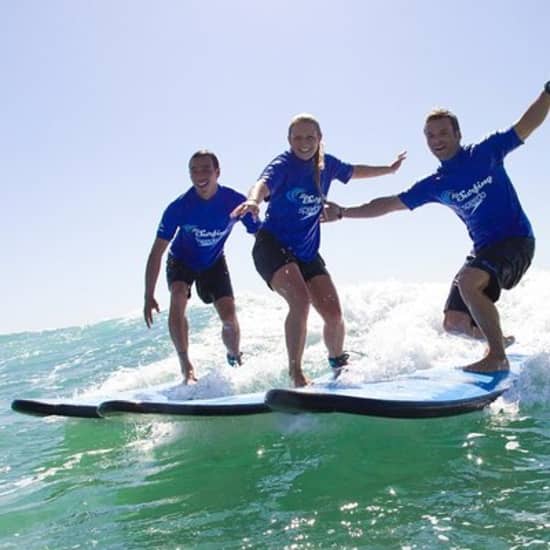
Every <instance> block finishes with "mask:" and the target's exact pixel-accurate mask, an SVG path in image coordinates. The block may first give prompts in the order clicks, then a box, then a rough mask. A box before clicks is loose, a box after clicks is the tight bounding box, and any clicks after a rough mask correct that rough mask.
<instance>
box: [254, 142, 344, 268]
mask: <svg viewBox="0 0 550 550" xmlns="http://www.w3.org/2000/svg"><path fill="white" fill-rule="evenodd" d="M352 173H353V166H352V165H351V164H346V163H344V162H342V161H340V160H338V159H337V158H336V157H333V156H332V155H325V167H324V169H323V170H322V171H321V190H322V193H323V195H324V196H325V197H326V195H327V194H328V191H329V188H330V184H331V183H332V180H334V179H337V180H339V181H341V182H342V183H347V182H348V181H349V180H350V178H351V176H352ZM260 179H261V180H263V181H264V183H265V185H267V187H268V188H269V205H268V207H267V211H266V214H265V220H264V222H263V224H262V228H264V229H266V230H267V231H269V232H270V233H271V234H273V235H274V236H275V237H276V238H277V240H278V241H279V242H280V243H281V244H283V245H284V246H286V247H288V248H289V249H290V250H291V251H292V252H293V254H294V255H295V256H296V257H297V258H298V259H300V260H302V261H304V262H309V261H311V260H313V259H314V258H315V256H316V255H317V252H318V251H319V244H320V241H321V231H320V228H319V219H320V217H321V211H322V208H323V197H321V195H320V194H319V190H318V188H317V184H316V182H315V166H314V160H313V159H310V160H302V159H300V158H298V157H297V156H296V155H295V154H294V153H293V152H292V151H286V152H284V153H283V154H281V155H279V156H278V157H276V158H275V159H274V160H273V161H272V162H271V163H270V164H269V165H268V166H267V167H266V168H265V170H264V171H263V172H262V175H261V176H260Z"/></svg>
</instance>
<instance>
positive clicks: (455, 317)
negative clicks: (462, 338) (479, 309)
mask: <svg viewBox="0 0 550 550" xmlns="http://www.w3.org/2000/svg"><path fill="white" fill-rule="evenodd" d="M443 329H444V330H445V332H449V333H451V334H468V335H471V334H472V330H473V325H472V318H471V317H470V315H468V314H467V313H464V312H463V311H454V310H447V311H446V312H445V316H444V317H443Z"/></svg>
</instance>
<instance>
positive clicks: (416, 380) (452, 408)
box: [11, 356, 525, 418]
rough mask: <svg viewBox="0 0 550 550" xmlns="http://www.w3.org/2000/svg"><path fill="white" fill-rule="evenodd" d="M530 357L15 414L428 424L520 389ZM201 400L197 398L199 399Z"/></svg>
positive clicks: (169, 388)
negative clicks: (480, 370)
mask: <svg viewBox="0 0 550 550" xmlns="http://www.w3.org/2000/svg"><path fill="white" fill-rule="evenodd" d="M524 359H525V357H524V356H511V357H510V360H511V367H512V368H511V370H510V372H505V373H502V372H501V373H496V374H492V375H489V374H474V373H467V372H464V371H462V370H460V369H456V368H452V367H438V368H430V369H425V370H418V371H415V372H413V373H410V374H406V375H401V376H398V377H396V378H393V379H388V380H379V381H370V382H364V383H354V382H353V381H351V378H353V376H348V374H349V375H353V370H352V369H350V371H349V373H344V374H342V376H340V377H339V378H338V379H336V380H334V379H332V378H331V377H330V376H325V377H323V378H319V379H317V380H315V381H314V383H313V384H312V385H310V386H307V387H305V388H294V389H289V388H275V389H272V390H269V391H268V392H267V393H266V392H256V393H246V394H240V395H226V396H223V397H206V398H205V397H203V396H200V393H199V391H197V392H195V390H194V389H193V388H196V386H191V387H190V386H182V385H181V384H179V385H175V386H174V385H169V384H164V385H161V386H154V387H150V388H145V389H141V390H131V391H126V392H120V393H118V394H112V395H103V396H93V397H92V396H87V397H84V396H83V397H81V398H78V397H74V398H69V399H16V400H14V401H13V402H12V404H11V406H12V409H13V410H14V411H17V412H20V413H25V414H31V415H37V416H49V415H59V416H72V417H81V418H102V417H104V416H112V415H117V414H127V413H132V414H167V415H184V416H229V415H246V414H258V413H266V412H270V411H283V412H293V413H296V412H342V413H353V414H363V415H371V416H384V417H393V418H428V417H437V416H449V415H455V414H462V413H467V412H471V411H475V410H479V409H482V408H483V407H485V406H487V405H488V404H489V403H491V402H492V401H494V400H495V399H497V398H498V397H499V396H500V395H502V394H503V393H504V392H506V391H507V390H509V389H510V388H511V387H512V386H513V385H514V384H515V382H516V381H517V378H518V376H519V370H520V368H521V364H522V362H523V361H524ZM194 393H196V395H194Z"/></svg>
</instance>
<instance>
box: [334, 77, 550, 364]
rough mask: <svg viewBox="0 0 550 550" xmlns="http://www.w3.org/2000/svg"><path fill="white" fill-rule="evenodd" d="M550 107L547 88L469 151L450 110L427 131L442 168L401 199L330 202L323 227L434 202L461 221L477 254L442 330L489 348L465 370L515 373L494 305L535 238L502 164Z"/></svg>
mask: <svg viewBox="0 0 550 550" xmlns="http://www.w3.org/2000/svg"><path fill="white" fill-rule="evenodd" d="M549 108H550V82H547V83H546V85H545V88H544V91H543V92H542V93H541V94H540V95H539V97H538V98H537V99H536V100H535V101H534V103H533V104H532V105H531V106H530V107H529V108H528V109H527V111H525V113H524V114H523V116H522V117H521V118H520V119H519V121H518V122H517V123H516V124H515V125H514V126H513V127H512V128H510V129H509V130H507V131H505V132H496V133H494V134H492V135H490V136H489V137H487V138H486V139H484V140H482V141H481V142H480V143H477V144H475V145H469V146H465V147H463V146H461V144H460V139H461V134H460V127H459V125H458V120H457V118H456V117H455V116H454V115H453V114H452V113H451V112H450V111H447V110H442V109H439V110H435V111H433V112H432V113H430V114H429V115H428V117H427V119H426V124H425V127H424V134H425V136H426V140H427V144H428V147H429V149H430V151H431V152H432V153H433V154H434V155H435V156H436V157H437V158H438V159H439V160H440V161H441V166H440V167H439V169H438V170H437V171H436V172H435V173H434V174H432V175H431V176H428V177H427V178H424V179H422V180H420V181H418V182H417V183H415V184H414V185H413V186H412V187H411V188H410V189H408V190H407V191H405V192H403V193H400V194H399V195H394V196H388V197H380V198H377V199H374V200H372V201H370V202H369V203H366V204H362V205H359V206H353V207H347V208H343V207H341V206H339V205H337V204H335V203H330V204H329V205H327V207H326V209H325V213H324V215H325V220H326V221H333V220H335V219H341V218H373V217H377V216H382V215H384V214H387V213H389V212H393V211H396V210H404V209H407V208H408V209H410V210H413V209H414V208H417V207H419V206H422V205H423V204H426V203H429V202H437V203H440V204H444V205H445V206H448V207H449V208H451V209H452V210H453V211H454V212H455V213H456V214H457V215H458V216H459V218H460V219H461V220H462V221H463V222H464V223H465V224H466V227H467V229H468V233H469V235H470V237H471V239H472V241H473V251H472V253H471V255H470V256H468V258H467V259H466V262H465V264H464V265H463V266H462V268H461V269H460V271H459V272H458V274H457V275H456V277H455V278H454V280H453V284H452V287H451V291H450V294H449V297H448V299H447V302H446V304H445V310H444V313H445V316H444V321H443V326H444V329H445V330H446V331H449V332H453V333H460V334H465V335H467V336H471V337H474V338H485V340H486V341H487V346H488V347H487V351H486V354H485V356H484V357H483V359H481V360H480V361H477V362H475V363H472V364H470V365H467V366H466V367H464V370H467V371H471V372H482V373H488V372H496V371H507V370H509V368H510V366H509V363H508V359H507V357H506V352H505V347H506V345H507V343H509V341H510V340H511V341H513V339H512V338H513V337H511V338H510V340H509V339H507V338H504V337H503V334H502V329H501V326H500V319H499V315H498V310H497V308H496V306H495V305H494V303H495V302H496V301H497V300H498V298H499V296H500V292H501V289H502V288H505V289H510V288H512V287H514V286H515V285H516V284H517V283H518V282H519V281H520V279H521V277H522V276H523V274H524V273H525V271H526V270H527V268H528V267H529V265H530V264H531V260H532V258H533V254H534V249H535V239H534V235H533V230H532V229H531V224H530V223H529V220H528V219H527V216H526V215H525V213H524V211H523V209H522V207H521V204H520V202H519V200H518V196H517V194H516V191H515V189H514V187H513V185H512V183H511V181H510V179H509V177H508V175H507V174H506V171H505V169H504V165H503V161H504V157H505V156H506V155H507V154H508V153H509V152H510V151H513V150H514V149H515V148H516V147H518V146H520V145H521V144H522V143H523V142H524V141H525V140H526V139H527V138H528V137H529V135H531V133H532V132H533V131H534V130H535V129H536V128H538V127H539V126H540V125H541V124H542V123H543V121H544V119H545V118H546V115H547V114H548V110H549Z"/></svg>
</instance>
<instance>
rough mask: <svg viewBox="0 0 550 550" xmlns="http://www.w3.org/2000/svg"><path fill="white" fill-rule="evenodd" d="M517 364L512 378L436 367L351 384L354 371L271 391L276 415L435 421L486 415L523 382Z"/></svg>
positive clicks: (270, 403)
mask: <svg viewBox="0 0 550 550" xmlns="http://www.w3.org/2000/svg"><path fill="white" fill-rule="evenodd" d="M518 369H519V360H516V361H514V362H513V363H512V369H511V370H510V371H509V372H499V373H495V374H477V373H476V374H474V373H469V372H464V371H463V370H462V369H457V368H452V367H451V368H449V367H446V368H442V367H437V368H436V367H434V368H430V369H426V370H419V371H415V372H413V373H411V374H406V375H402V376H398V377H397V378H393V379H389V380H375V381H369V382H365V383H354V382H353V381H349V378H350V377H351V378H353V377H352V376H347V374H349V375H351V374H352V371H351V369H350V371H349V372H348V373H345V372H344V374H342V376H340V377H339V378H337V379H336V380H334V379H332V380H329V379H325V380H324V381H321V382H315V383H313V384H312V385H310V386H306V387H304V388H294V389H283V388H276V389H272V390H269V391H268V392H267V394H266V398H265V402H266V404H267V405H268V406H269V407H270V408H271V409H272V410H274V411H281V412H290V413H299V412H311V413H320V412H325V413H326V412H339V413H352V414H361V415H370V416H381V417H391V418H433V417H440V416H450V415H457V414H464V413H468V412H472V411H476V410H480V409H483V408H484V407H486V406H487V405H489V404H490V403H491V402H493V401H494V400H495V399H497V398H498V397H499V396H501V395H502V394H503V393H504V392H506V391H507V390H509V389H510V388H511V387H512V386H513V385H514V384H515V383H516V381H517V378H518V376H519V374H518Z"/></svg>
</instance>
